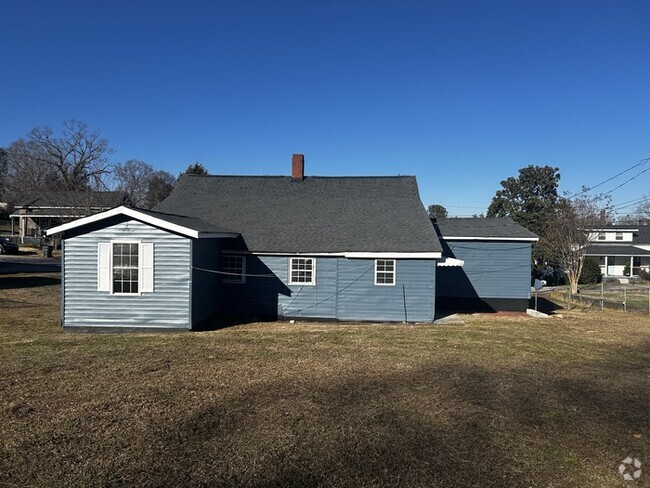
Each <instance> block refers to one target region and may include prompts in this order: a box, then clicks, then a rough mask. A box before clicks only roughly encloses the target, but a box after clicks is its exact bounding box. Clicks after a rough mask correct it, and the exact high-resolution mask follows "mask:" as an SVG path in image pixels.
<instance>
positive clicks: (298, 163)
mask: <svg viewBox="0 0 650 488" xmlns="http://www.w3.org/2000/svg"><path fill="white" fill-rule="evenodd" d="M291 179H292V180H293V181H302V180H304V179H305V156H303V155H302V154H294V155H293V158H291Z"/></svg>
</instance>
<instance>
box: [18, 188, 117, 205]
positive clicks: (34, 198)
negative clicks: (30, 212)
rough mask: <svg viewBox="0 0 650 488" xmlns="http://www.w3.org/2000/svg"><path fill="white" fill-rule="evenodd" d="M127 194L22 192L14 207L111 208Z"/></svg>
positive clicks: (113, 192)
mask: <svg viewBox="0 0 650 488" xmlns="http://www.w3.org/2000/svg"><path fill="white" fill-rule="evenodd" d="M126 201H127V194H126V193H125V192H123V191H94V192H67V191H46V192H30V193H25V194H23V195H22V196H21V197H20V198H19V200H18V202H17V203H16V205H15V206H16V207H26V206H29V207H47V208H52V207H75V208H78V207H101V208H113V207H119V206H120V205H123V204H124V203H125V202H126Z"/></svg>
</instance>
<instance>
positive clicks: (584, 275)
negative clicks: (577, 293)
mask: <svg viewBox="0 0 650 488" xmlns="http://www.w3.org/2000/svg"><path fill="white" fill-rule="evenodd" d="M602 280H603V275H602V274H601V272H600V266H598V263H597V262H596V261H594V260H593V259H591V258H585V262H584V264H583V265H582V272H581V273H580V278H579V279H578V283H580V284H581V285H587V284H591V283H600V282H601V281H602Z"/></svg>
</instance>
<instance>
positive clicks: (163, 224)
mask: <svg viewBox="0 0 650 488" xmlns="http://www.w3.org/2000/svg"><path fill="white" fill-rule="evenodd" d="M116 215H126V216H127V217H131V218H133V219H136V220H141V221H142V222H146V223H147V224H151V225H155V226H156V227H160V228H162V229H165V230H168V231H171V232H176V233H178V234H181V235H184V236H187V237H193V238H194V239H202V238H211V237H237V236H238V235H239V233H237V232H199V231H198V230H194V229H190V228H188V227H184V226H182V225H178V224H172V223H171V222H167V221H166V220H163V219H159V218H157V217H152V216H151V215H147V214H145V213H142V212H138V211H137V210H134V209H132V208H129V207H124V206H122V207H116V208H113V209H111V210H107V211H106V212H101V213H98V214H94V215H90V216H88V217H84V218H82V219H78V220H75V221H74V222H68V223H67V224H63V225H59V226H57V227H52V228H51V229H49V230H47V231H46V235H48V236H51V235H53V234H60V233H61V232H65V231H67V230H70V229H75V228H77V227H81V226H83V225H87V224H92V223H94V222H99V221H101V220H104V219H108V218H110V217H115V216H116Z"/></svg>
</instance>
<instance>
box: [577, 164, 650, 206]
mask: <svg viewBox="0 0 650 488" xmlns="http://www.w3.org/2000/svg"><path fill="white" fill-rule="evenodd" d="M648 161H650V158H644V159H642V160H641V161H639V162H638V163H636V164H635V165H633V166H630V167H629V168H627V169H626V170H623V171H621V172H620V173H618V174H615V175H614V176H612V177H610V178H607V179H606V180H603V181H601V182H600V183H598V184H597V185H593V186H591V187H587V188H585V189H584V190H582V191H581V192H578V193H574V194H573V195H571V196H569V199H572V198H575V197H579V196H580V195H584V194H585V193H589V192H590V191H592V190H593V189H595V188H598V187H599V186H602V185H604V184H605V183H609V182H610V181H612V180H614V179H616V178H618V177H619V176H622V175H624V174H625V173H627V172H629V171H632V170H633V169H634V168H638V167H639V166H643V165H644V164H646V163H647V162H648ZM648 169H650V168H646V169H645V170H643V171H641V173H639V174H637V175H636V176H633V177H632V178H630V179H629V180H626V181H625V182H623V183H621V184H620V185H619V186H617V187H615V188H614V189H612V190H609V191H608V192H607V193H605V195H607V194H609V193H612V192H613V191H614V190H618V189H619V188H620V187H621V186H623V185H625V184H626V183H629V182H630V181H632V180H634V179H635V178H638V177H639V176H641V175H642V174H643V173H645V172H646V171H648Z"/></svg>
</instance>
